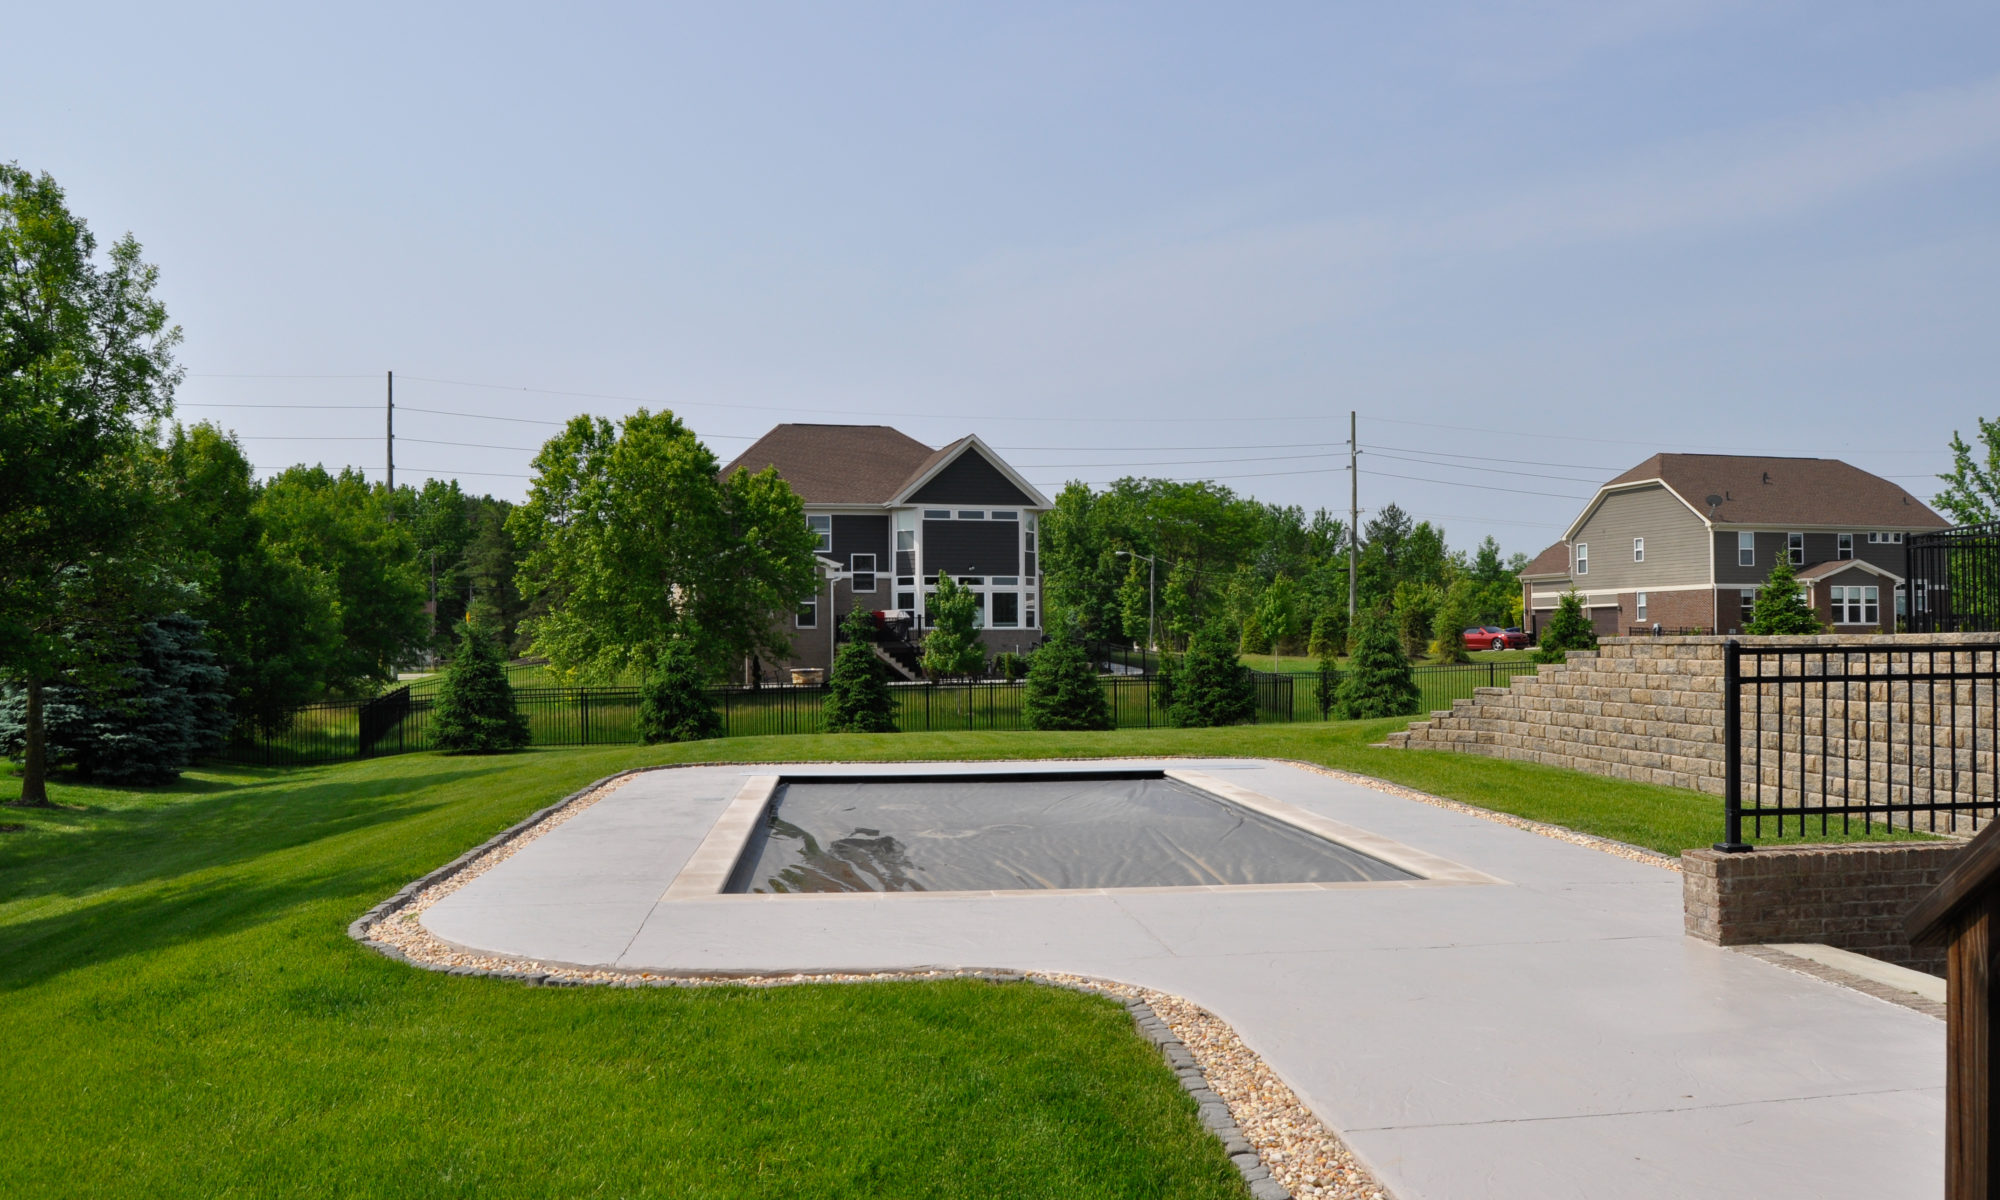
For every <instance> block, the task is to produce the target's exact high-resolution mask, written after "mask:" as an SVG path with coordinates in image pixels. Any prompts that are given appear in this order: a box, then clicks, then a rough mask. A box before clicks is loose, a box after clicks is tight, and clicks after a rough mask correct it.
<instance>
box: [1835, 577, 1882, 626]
mask: <svg viewBox="0 0 2000 1200" xmlns="http://www.w3.org/2000/svg"><path fill="white" fill-rule="evenodd" d="M1831 603H1832V608H1833V623H1834V624H1835V625H1880V624H1881V623H1882V607H1881V590H1880V589H1879V588H1875V587H1857V586H1853V585H1850V586H1847V587H1837V588H1833V589H1832V592H1831Z"/></svg>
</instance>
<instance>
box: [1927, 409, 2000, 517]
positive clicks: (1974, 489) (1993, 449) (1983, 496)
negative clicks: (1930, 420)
mask: <svg viewBox="0 0 2000 1200" xmlns="http://www.w3.org/2000/svg"><path fill="white" fill-rule="evenodd" d="M1978 420H1979V445H1980V450H1981V453H1980V454H1979V456H1978V457H1977V458H1975V457H1974V456H1973V449H1972V447H1971V446H1968V445H1966V444H1965V439H1964V438H1963V437H1961V436H1959V433H1958V431H1957V430H1955V429H1954V430H1953V431H1952V434H1951V471H1950V472H1949V473H1947V474H1944V475H1940V476H1938V478H1939V479H1941V480H1943V481H1944V484H1945V488H1944V490H1943V491H1941V492H1939V493H1938V494H1937V495H1936V496H1935V497H1933V498H1932V500H1931V503H1932V504H1935V505H1937V506H1938V508H1939V509H1941V510H1942V511H1943V512H1944V513H1945V514H1946V515H1947V516H1949V517H1950V518H1951V519H1952V520H1953V521H1955V522H1957V523H1958V524H1960V525H1983V524H1985V523H1987V522H1989V521H1993V520H2000V421H1989V420H1987V419H1986V418H1985V417H1980V418H1978Z"/></svg>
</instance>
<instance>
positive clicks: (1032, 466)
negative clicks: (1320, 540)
mask: <svg viewBox="0 0 2000 1200" xmlns="http://www.w3.org/2000/svg"><path fill="white" fill-rule="evenodd" d="M995 449H998V447H997V446H996V447H995ZM1331 457H1333V452H1332V451H1321V452H1319V453H1317V454H1260V455H1258V456H1256V457H1255V458H1180V459H1164V460H1159V461H1155V462H1138V463H1122V462H1108V463H1019V464H1015V466H1014V469H1015V470H1017V471H1070V470H1083V469H1085V468H1100V467H1133V468H1142V467H1203V466H1207V465H1209V464H1211V463H1261V462H1285V461H1288V460H1292V459H1300V458H1331ZM1329 469H1330V470H1340V471H1345V470H1346V469H1347V468H1346V467H1335V468H1329Z"/></svg>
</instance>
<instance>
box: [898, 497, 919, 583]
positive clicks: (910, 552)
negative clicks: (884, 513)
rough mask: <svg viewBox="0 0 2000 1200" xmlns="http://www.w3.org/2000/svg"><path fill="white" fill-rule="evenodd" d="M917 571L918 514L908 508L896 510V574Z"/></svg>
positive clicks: (911, 573) (912, 573)
mask: <svg viewBox="0 0 2000 1200" xmlns="http://www.w3.org/2000/svg"><path fill="white" fill-rule="evenodd" d="M916 573H917V514H916V513H914V512H912V511H910V510H909V509H907V508H903V509H898V510H896V574H898V575H915V574H916Z"/></svg>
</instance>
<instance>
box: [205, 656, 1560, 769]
mask: <svg viewBox="0 0 2000 1200" xmlns="http://www.w3.org/2000/svg"><path fill="white" fill-rule="evenodd" d="M1534 671H1535V666H1534V664H1532V663H1522V662H1500V663H1467V664H1462V665H1458V666H1443V665H1440V666H1426V667H1417V668H1415V669H1414V671H1413V672H1412V674H1413V675H1414V677H1415V679H1416V682H1417V690H1418V693H1419V695H1420V697H1421V704H1422V710H1423V711H1426V712H1428V711H1430V710H1432V709H1440V708H1449V707H1450V706H1451V702H1452V701H1453V700H1459V699H1464V698H1466V697H1469V696H1471V695H1472V694H1473V691H1474V690H1475V689H1476V688H1480V687H1504V686H1506V684H1507V683H1508V681H1509V680H1511V679H1512V678H1513V677H1514V676H1515V675H1518V674H1524V673H1525V674H1532V673H1533V672H1534ZM1248 674H1249V676H1250V679H1251V682H1252V684H1253V685H1254V687H1255V690H1256V697H1257V716H1256V719H1257V721H1259V722H1260V723H1264V724H1271V723H1285V722H1295V721H1319V720H1323V719H1325V717H1326V715H1327V714H1325V713H1324V712H1323V711H1322V710H1321V707H1320V703H1319V700H1320V696H1321V694H1322V689H1321V687H1320V686H1319V681H1320V678H1321V676H1320V675H1319V673H1318V672H1312V673H1302V674H1274V673H1272V672H1269V671H1250V672H1248ZM1326 679H1327V684H1326V690H1327V691H1328V692H1329V693H1330V692H1331V690H1332V689H1334V688H1336V687H1337V686H1338V685H1339V675H1338V673H1334V674H1332V675H1330V676H1327V677H1326ZM1100 683H1101V684H1102V685H1103V687H1104V692H1105V698H1106V699H1107V700H1108V701H1109V702H1110V705H1111V715H1112V720H1113V722H1114V723H1115V724H1116V725H1117V727H1118V728H1120V729H1147V728H1151V727H1153V726H1156V725H1165V724H1167V720H1166V716H1165V713H1164V712H1163V711H1162V706H1161V697H1160V689H1161V681H1160V677H1159V676H1157V675H1142V674H1134V675H1107V676H1104V677H1102V679H1101V680H1100ZM709 694H710V698H711V700H712V701H713V702H714V704H715V707H716V710H717V711H718V712H719V713H720V714H721V716H722V731H723V736H725V737H754V736H760V735H772V734H791V733H821V732H824V731H825V719H824V715H823V714H824V709H825V705H826V694H827V688H826V686H825V685H824V684H804V685H798V684H792V685H782V686H772V687H762V688H716V689H714V690H712V691H711V692H710V693H709ZM890 694H891V695H893V696H894V697H895V701H896V727H897V728H898V729H900V730H902V731H904V732H906V733H932V732H954V731H963V730H1018V729H1026V728H1027V722H1026V719H1025V718H1024V716H1023V714H1022V701H1023V700H1024V698H1025V697H1026V694H1027V685H1026V684H1025V683H1024V682H1021V681H1008V680H1004V679H974V680H966V681H955V682H947V683H922V684H893V685H891V687H890ZM514 703H515V706H516V707H517V708H518V709H519V710H520V712H521V714H522V715H523V716H524V717H526V718H527V721H528V730H529V739H530V741H531V743H532V744H534V745H537V746H612V745H632V744H636V743H638V742H639V741H640V740H641V739H640V736H639V689H638V688H633V687H601V688H556V687H523V688H515V689H514ZM433 704H434V698H433V697H431V696H427V695H414V694H412V693H411V692H410V690H409V689H408V688H398V689H397V690H395V691H393V692H389V693H386V694H384V695H382V696H380V697H377V698H376V699H373V700H366V701H359V700H346V701H330V702H327V703H323V704H314V705H309V706H307V707H306V708H303V709H300V710H299V711H298V713H297V714H295V716H294V719H293V721H292V723H291V725H290V726H289V727H288V728H286V729H284V730H282V731H280V732H278V733H274V734H268V735H266V734H256V735H253V736H248V737H244V738H242V739H239V740H238V741H237V742H236V743H235V744H234V745H232V746H231V747H230V748H229V751H228V752H227V757H228V758H229V759H230V760H231V761H235V762H245V763H256V764H264V765H270V766H285V765H305V764H311V763H328V762H345V761H347V760H349V759H355V758H368V757H372V756H375V755H382V754H400V753H404V752H406V751H411V750H428V749H430V748H431V711H432V705H433Z"/></svg>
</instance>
